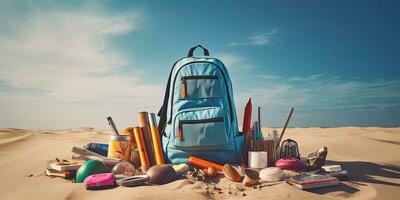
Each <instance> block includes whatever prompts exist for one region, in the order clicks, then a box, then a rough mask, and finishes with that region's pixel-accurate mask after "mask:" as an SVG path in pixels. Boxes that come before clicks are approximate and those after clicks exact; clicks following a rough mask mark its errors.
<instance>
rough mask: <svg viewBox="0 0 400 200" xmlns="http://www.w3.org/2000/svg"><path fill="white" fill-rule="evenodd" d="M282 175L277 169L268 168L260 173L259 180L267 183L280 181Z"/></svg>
mask: <svg viewBox="0 0 400 200" xmlns="http://www.w3.org/2000/svg"><path fill="white" fill-rule="evenodd" d="M283 176H284V173H283V171H282V170H281V169H279V168H277V167H268V168H265V169H262V170H261V171H260V179H261V180H263V181H267V182H276V181H280V180H281V179H282V177H283Z"/></svg>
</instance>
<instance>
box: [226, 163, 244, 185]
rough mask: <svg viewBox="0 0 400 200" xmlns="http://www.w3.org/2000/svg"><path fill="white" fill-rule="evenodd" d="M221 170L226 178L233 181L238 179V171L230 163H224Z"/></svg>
mask: <svg viewBox="0 0 400 200" xmlns="http://www.w3.org/2000/svg"><path fill="white" fill-rule="evenodd" d="M223 172H224V175H225V177H226V178H228V179H229V180H231V181H235V182H239V181H240V175H239V173H238V172H237V171H236V169H235V168H233V167H232V166H231V165H230V164H225V165H224V168H223Z"/></svg>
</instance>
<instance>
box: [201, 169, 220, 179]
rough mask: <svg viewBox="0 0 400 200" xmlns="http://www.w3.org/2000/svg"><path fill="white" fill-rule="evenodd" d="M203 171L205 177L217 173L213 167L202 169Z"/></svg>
mask: <svg viewBox="0 0 400 200" xmlns="http://www.w3.org/2000/svg"><path fill="white" fill-rule="evenodd" d="M204 173H205V174H206V176H207V177H214V176H216V175H217V174H218V172H217V170H215V169H214V168H213V167H209V168H207V169H204Z"/></svg>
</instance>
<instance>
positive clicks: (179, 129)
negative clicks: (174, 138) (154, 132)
mask: <svg viewBox="0 0 400 200" xmlns="http://www.w3.org/2000/svg"><path fill="white" fill-rule="evenodd" d="M178 140H179V141H182V128H181V127H179V128H178Z"/></svg>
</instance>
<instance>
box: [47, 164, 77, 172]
mask: <svg viewBox="0 0 400 200" xmlns="http://www.w3.org/2000/svg"><path fill="white" fill-rule="evenodd" d="M82 164H83V163H70V164H58V163H50V164H49V167H50V168H51V169H54V170H57V171H59V172H66V171H76V170H78V169H79V167H81V166H82Z"/></svg>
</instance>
